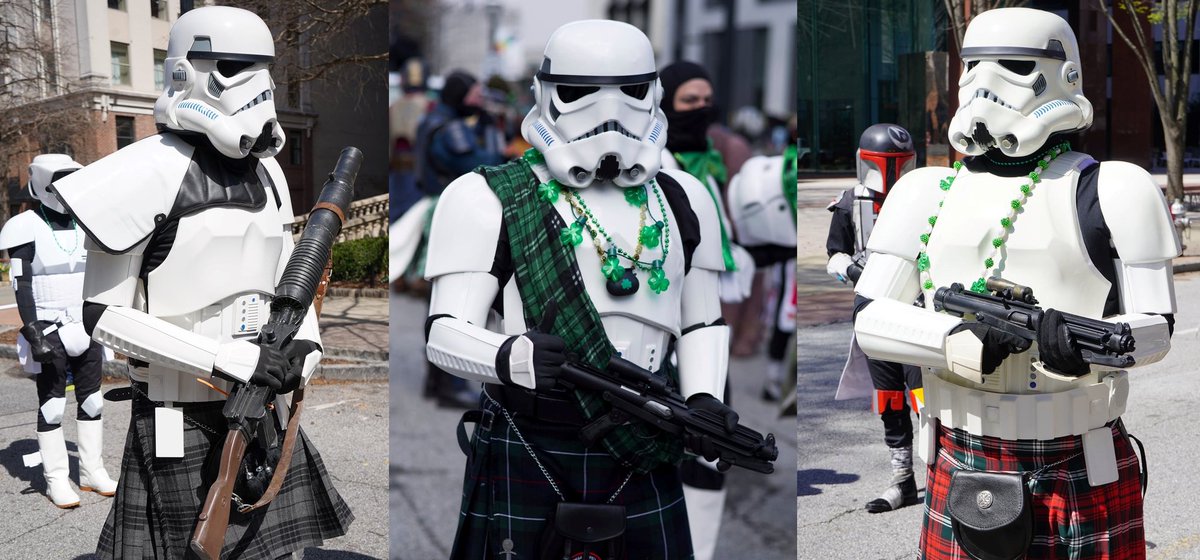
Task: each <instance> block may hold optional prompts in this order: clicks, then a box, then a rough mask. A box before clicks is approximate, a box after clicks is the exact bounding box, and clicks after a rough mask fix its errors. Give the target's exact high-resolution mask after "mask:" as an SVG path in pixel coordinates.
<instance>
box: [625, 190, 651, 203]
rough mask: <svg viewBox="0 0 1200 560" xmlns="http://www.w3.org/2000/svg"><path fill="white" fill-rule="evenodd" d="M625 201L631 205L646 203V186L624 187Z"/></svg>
mask: <svg viewBox="0 0 1200 560" xmlns="http://www.w3.org/2000/svg"><path fill="white" fill-rule="evenodd" d="M625 202H628V203H629V204H631V205H633V206H641V205H643V204H645V203H646V187H645V185H643V186H640V187H633V188H628V189H625Z"/></svg>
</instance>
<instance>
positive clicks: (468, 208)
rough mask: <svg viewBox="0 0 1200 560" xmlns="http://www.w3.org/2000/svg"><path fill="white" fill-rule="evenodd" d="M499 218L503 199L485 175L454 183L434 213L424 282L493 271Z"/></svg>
mask: <svg viewBox="0 0 1200 560" xmlns="http://www.w3.org/2000/svg"><path fill="white" fill-rule="evenodd" d="M500 218H501V208H500V199H499V198H497V197H496V193H494V192H492V189H491V187H489V186H488V183H487V180H486V179H484V178H483V176H482V175H480V174H478V173H467V174H466V175H463V176H462V177H459V178H458V179H455V180H454V182H452V183H450V185H449V186H447V187H446V190H445V192H443V193H442V196H441V198H439V199H438V202H437V207H436V208H435V209H434V211H433V220H432V222H431V224H430V227H429V248H428V256H427V257H426V259H425V278H428V279H430V280H432V279H434V278H437V277H438V276H442V275H445V274H451V273H455V272H489V271H491V269H492V265H493V264H494V262H495V259H496V246H497V242H498V241H499V239H500V227H501V221H500Z"/></svg>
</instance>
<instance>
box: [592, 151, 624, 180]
mask: <svg viewBox="0 0 1200 560" xmlns="http://www.w3.org/2000/svg"><path fill="white" fill-rule="evenodd" d="M620 174H621V164H620V162H618V161H617V156H614V155H607V156H604V158H603V159H601V160H600V166H599V167H597V168H596V178H597V179H599V180H601V181H611V180H613V179H616V178H617V176H618V175H620Z"/></svg>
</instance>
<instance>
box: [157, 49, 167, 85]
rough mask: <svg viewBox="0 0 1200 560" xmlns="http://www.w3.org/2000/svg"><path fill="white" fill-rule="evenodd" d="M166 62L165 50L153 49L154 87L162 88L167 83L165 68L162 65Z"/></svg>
mask: <svg viewBox="0 0 1200 560" xmlns="http://www.w3.org/2000/svg"><path fill="white" fill-rule="evenodd" d="M166 64H167V51H160V50H158V49H154V87H155V89H160V90H161V89H164V87H165V86H166V84H167V77H166V70H164V66H166Z"/></svg>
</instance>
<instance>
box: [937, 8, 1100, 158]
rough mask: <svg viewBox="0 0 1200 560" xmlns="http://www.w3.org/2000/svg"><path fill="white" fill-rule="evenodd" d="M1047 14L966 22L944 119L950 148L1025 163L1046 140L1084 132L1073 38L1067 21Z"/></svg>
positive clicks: (983, 16) (1007, 13) (1024, 11)
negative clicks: (959, 70) (952, 103)
mask: <svg viewBox="0 0 1200 560" xmlns="http://www.w3.org/2000/svg"><path fill="white" fill-rule="evenodd" d="M1046 15H1047V13H1046V12H1043V11H1040V10H1033V9H1029V8H1012V9H1009V10H1003V11H1000V10H989V11H986V12H983V13H980V14H979V15H978V16H975V18H974V19H972V20H971V25H970V27H969V28H968V29H967V33H966V35H964V36H963V44H962V59H963V62H964V63H965V64H966V69H965V71H964V72H963V74H962V77H961V78H959V80H958V106H959V109H958V112H956V113H955V114H954V118H953V119H951V120H950V144H952V145H953V146H954V149H956V150H958V151H959V152H962V153H964V154H966V155H971V156H977V155H980V154H983V153H984V152H985V151H987V150H988V149H989V148H999V149H1000V151H1002V152H1003V153H1004V155H1006V156H1009V157H1021V156H1027V155H1029V154H1032V153H1033V152H1034V151H1035V150H1037V149H1039V148H1040V147H1041V146H1042V145H1043V144H1045V143H1046V140H1047V139H1048V138H1049V137H1050V135H1051V134H1054V133H1056V132H1069V131H1074V130H1083V129H1085V128H1087V127H1089V126H1091V124H1092V104H1091V103H1090V102H1089V101H1088V100H1087V98H1085V97H1084V96H1083V77H1082V75H1081V74H1080V72H1082V69H1081V67H1080V62H1079V46H1078V44H1077V43H1076V42H1075V34H1074V33H1073V32H1072V31H1071V27H1070V26H1069V25H1067V22H1066V20H1064V19H1062V18H1060V17H1046Z"/></svg>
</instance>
